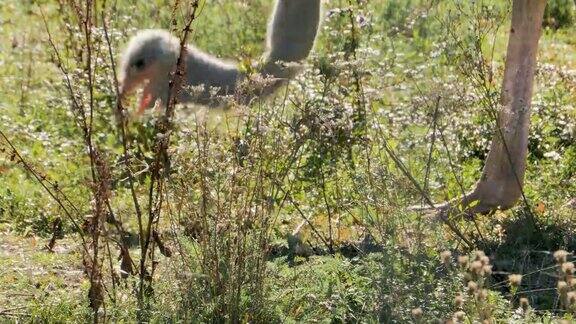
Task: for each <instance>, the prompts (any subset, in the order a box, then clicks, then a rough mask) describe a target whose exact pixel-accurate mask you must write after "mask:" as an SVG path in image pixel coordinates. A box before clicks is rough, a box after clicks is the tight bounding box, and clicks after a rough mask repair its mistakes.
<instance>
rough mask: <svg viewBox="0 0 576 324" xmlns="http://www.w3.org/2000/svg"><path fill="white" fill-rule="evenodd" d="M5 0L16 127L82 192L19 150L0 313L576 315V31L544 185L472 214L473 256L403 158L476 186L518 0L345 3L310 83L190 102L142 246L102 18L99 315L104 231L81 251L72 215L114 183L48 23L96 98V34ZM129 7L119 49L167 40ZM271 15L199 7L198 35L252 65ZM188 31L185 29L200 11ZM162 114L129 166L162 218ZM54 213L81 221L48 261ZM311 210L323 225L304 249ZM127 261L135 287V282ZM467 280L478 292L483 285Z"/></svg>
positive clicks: (33, 151)
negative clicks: (74, 98)
mask: <svg viewBox="0 0 576 324" xmlns="http://www.w3.org/2000/svg"><path fill="white" fill-rule="evenodd" d="M4 2H5V3H3V6H1V7H0V34H1V35H2V39H6V40H8V42H1V43H0V88H1V89H3V91H2V92H1V93H0V130H1V131H2V132H3V133H5V134H6V135H7V137H8V138H9V139H10V141H11V142H12V143H13V144H14V146H15V147H16V148H17V150H18V151H19V153H20V154H21V155H22V157H23V158H24V159H25V160H26V161H27V162H28V163H29V164H30V166H31V167H32V168H33V169H34V170H35V171H36V172H37V173H38V174H40V176H41V178H42V179H47V180H49V181H50V183H51V184H52V186H49V188H52V190H55V189H58V190H59V191H60V192H61V194H60V195H59V196H58V197H60V198H61V199H63V197H66V199H68V201H65V202H64V204H63V205H59V204H58V203H57V202H56V201H55V200H54V199H52V197H50V196H49V195H48V194H47V193H46V191H45V190H44V189H43V188H42V186H41V185H40V184H39V182H38V181H37V179H35V178H34V177H33V176H32V174H31V173H30V172H27V171H26V169H25V168H23V164H22V163H21V162H18V159H17V158H16V157H15V156H14V154H13V152H12V150H11V149H10V148H9V147H8V145H7V143H6V141H4V140H0V184H2V185H0V320H1V321H23V322H38V321H40V322H85V321H92V320H94V319H97V320H102V321H111V322H134V321H136V320H140V321H150V322H396V323H402V322H418V321H419V322H422V323H425V322H431V321H433V320H445V319H449V318H452V317H456V314H457V312H458V311H463V312H464V313H465V315H466V316H465V319H464V321H465V322H473V321H474V320H480V319H482V318H484V317H486V316H488V317H489V318H491V319H492V320H493V321H494V322H514V321H516V322H550V321H559V320H561V319H566V320H571V319H572V318H573V316H574V314H575V313H574V312H575V309H574V305H571V304H568V303H564V302H563V300H564V298H565V297H567V296H568V295H567V294H566V295H564V293H563V292H562V291H558V289H557V284H558V281H559V280H561V279H562V278H564V276H565V274H564V273H562V272H561V271H560V270H559V269H561V267H562V265H559V264H557V262H556V261H555V260H554V257H553V255H552V254H553V252H554V251H556V250H558V249H565V250H567V251H569V252H573V251H574V250H575V249H576V242H575V240H574V237H575V236H574V233H575V229H574V225H573V224H574V217H575V215H576V213H575V212H574V209H573V208H570V207H568V206H567V205H566V202H567V201H569V200H570V199H571V198H573V197H576V185H575V183H576V181H574V180H575V178H576V146H575V143H576V110H575V109H574V102H575V100H574V99H575V97H576V93H575V87H574V84H575V82H576V79H575V76H574V72H573V70H574V66H576V56H574V54H573V53H575V50H576V43H575V42H574V40H573V37H572V35H573V34H574V31H575V28H576V27H574V26H573V25H571V23H570V24H568V23H567V25H566V26H560V27H559V28H558V29H555V28H551V27H550V28H547V29H545V31H544V33H543V37H542V40H541V46H540V48H541V49H540V53H539V68H538V73H537V77H536V88H535V93H534V96H533V115H532V128H531V134H530V144H529V145H530V146H529V148H530V153H529V164H528V172H527V176H526V185H525V193H526V196H527V198H528V203H529V204H528V205H525V204H524V203H520V204H519V205H518V206H517V207H516V208H513V209H511V210H508V211H498V212H496V213H495V214H493V215H490V216H481V215H478V216H477V217H475V218H474V219H473V220H454V222H455V224H456V226H458V228H459V229H460V230H461V231H462V232H463V233H464V235H465V236H466V238H468V239H469V240H470V241H471V242H472V243H473V246H467V245H466V244H465V243H464V242H463V241H462V240H461V239H459V238H458V237H457V236H456V235H455V234H454V233H453V232H452V231H451V230H450V229H449V228H448V227H446V226H444V225H443V224H441V223H438V222H434V221H432V220H431V217H430V215H426V214H424V213H420V212H416V211H413V210H410V209H409V208H408V206H412V205H416V204H419V203H421V202H422V197H421V195H420V193H419V192H418V191H417V190H416V189H415V187H414V185H413V183H412V182H411V181H409V180H408V179H407V178H406V176H405V174H404V173H403V172H402V171H401V170H400V169H399V167H398V164H397V163H395V162H394V160H393V158H392V156H391V154H390V150H387V149H391V151H392V152H393V153H394V155H395V156H397V157H399V158H400V160H401V161H402V162H403V164H404V165H405V166H406V171H407V172H408V173H409V174H410V175H411V176H413V178H414V179H415V180H416V181H417V182H418V183H419V184H420V186H421V187H422V188H424V191H425V192H426V194H428V195H430V197H431V198H432V200H433V201H435V202H442V201H446V200H449V199H452V198H454V197H457V196H458V195H460V194H461V192H462V188H464V189H465V190H467V189H469V188H472V186H473V184H474V183H475V181H476V180H477V177H478V176H479V174H480V171H481V167H482V164H483V160H484V159H485V157H486V153H487V148H488V145H489V139H490V136H491V134H492V130H493V125H494V121H493V120H491V118H490V113H489V111H488V110H487V108H486V105H485V104H484V103H485V102H486V101H487V100H488V99H490V96H497V95H498V91H499V84H500V80H501V77H502V73H503V59H504V54H505V49H506V40H507V35H506V32H507V26H508V24H509V22H508V21H509V4H508V3H501V2H498V1H480V2H475V3H474V4H467V3H461V2H460V1H444V2H442V3H439V4H434V5H431V4H430V3H428V2H426V1H419V0H411V1H385V2H380V1H372V2H368V3H360V4H357V3H355V2H354V3H353V4H352V5H350V3H348V2H346V1H331V2H330V3H326V4H325V10H324V16H325V19H324V21H323V25H322V27H321V31H320V35H319V38H318V40H317V44H316V46H315V50H314V52H313V54H312V56H311V57H310V59H309V60H308V62H307V66H306V69H305V71H304V72H303V74H302V75H301V76H300V77H298V78H297V79H296V80H294V81H292V82H291V84H290V86H289V87H288V88H287V89H283V90H282V91H280V93H279V94H278V95H277V96H275V97H274V98H272V99H271V100H268V101H265V102H256V103H254V104H253V105H251V106H250V107H242V106H233V107H231V108H229V109H228V110H225V111H222V110H218V111H215V112H207V111H205V110H201V109H200V108H198V107H181V106H178V107H177V109H176V116H175V119H174V121H175V123H174V128H173V132H172V140H171V142H170V146H169V149H168V153H169V155H170V163H171V173H170V174H169V176H167V177H165V178H163V179H162V181H164V182H163V183H164V185H165V187H163V192H162V194H161V195H160V196H159V197H162V199H163V202H164V203H163V207H162V209H161V212H160V213H159V214H158V215H157V216H158V219H159V220H158V222H156V223H155V224H154V228H155V229H156V230H157V231H158V234H159V239H158V240H157V241H156V240H154V241H153V243H152V249H150V250H149V251H148V252H147V253H144V254H142V253H141V251H142V249H141V247H140V239H141V238H142V237H144V235H145V234H146V233H143V232H140V231H139V226H138V220H137V212H136V209H135V206H134V202H133V199H132V194H131V190H130V184H129V181H128V180H127V176H128V173H127V169H126V167H125V161H124V155H123V146H122V141H121V139H120V137H119V135H118V131H117V129H116V128H115V123H114V107H115V92H114V91H113V82H112V71H111V66H110V64H109V62H110V59H109V57H108V52H107V46H106V42H105V40H104V36H103V34H104V30H103V27H102V22H101V20H100V14H98V16H97V19H96V22H97V24H96V25H95V27H94V42H93V46H94V57H95V59H97V60H98V61H97V64H95V65H94V67H95V70H94V73H95V77H94V79H95V86H94V89H93V90H94V91H95V103H96V104H95V106H94V116H95V118H94V131H93V134H92V137H93V139H94V143H95V145H96V146H97V147H98V149H99V151H100V152H101V154H102V155H101V158H102V161H104V162H103V164H104V165H105V166H106V167H107V170H109V176H108V178H105V181H104V182H105V183H106V184H107V185H109V192H110V196H109V200H108V201H109V203H110V209H109V210H108V209H106V213H104V214H103V215H105V216H106V217H103V218H102V220H103V221H102V223H101V225H100V227H99V232H98V233H99V234H101V237H100V238H99V239H98V243H97V244H96V246H97V249H96V250H97V251H99V257H98V258H97V260H98V262H96V263H94V264H97V265H98V267H97V268H98V269H99V271H100V273H99V274H100V275H101V277H102V283H103V289H104V291H103V293H102V296H104V297H103V302H104V304H103V306H102V307H101V308H100V310H99V311H98V312H97V313H96V315H94V313H93V310H92V309H91V308H90V298H89V296H88V294H89V291H90V289H91V287H92V286H93V281H94V280H91V275H90V273H94V272H93V271H94V270H93V269H94V268H91V267H90V266H87V265H90V264H91V263H90V262H87V261H86V260H87V259H86V256H87V255H88V256H93V253H94V252H93V251H94V250H90V251H89V252H86V251H85V250H84V248H85V247H86V246H91V245H90V244H91V242H94V240H95V239H94V237H93V236H92V237H90V236H88V237H87V240H88V243H87V245H85V244H83V243H82V242H81V239H80V236H79V232H80V231H79V230H78V228H77V227H76V226H75V225H74V223H77V224H80V225H82V224H83V223H85V221H86V220H87V219H91V216H93V215H95V212H94V211H95V207H94V206H95V205H96V204H97V202H96V201H97V199H95V196H94V192H93V191H92V188H93V184H94V183H98V182H97V181H94V180H93V179H92V177H91V171H90V165H91V160H90V157H89V156H88V155H87V154H86V151H87V150H86V145H85V143H84V141H83V137H82V136H83V133H82V128H81V127H78V126H77V116H75V115H74V112H73V111H72V110H71V108H70V107H71V105H72V103H71V100H70V96H69V91H68V89H66V87H65V83H64V81H63V75H62V73H61V71H59V70H58V67H57V65H56V62H57V60H56V58H55V55H54V51H53V49H52V48H51V47H50V45H49V43H48V42H47V41H46V40H47V31H46V26H45V25H44V23H43V21H42V14H43V15H44V16H45V17H46V19H47V26H48V28H49V29H50V31H51V34H52V38H53V39H54V41H55V44H56V46H57V48H58V50H59V51H60V53H61V54H62V56H63V58H64V59H63V62H64V63H65V67H66V69H67V70H68V71H69V73H70V76H71V77H72V80H73V90H74V91H75V92H76V93H77V94H78V96H79V97H81V98H83V100H86V98H87V94H88V92H87V89H88V88H87V82H86V79H87V77H86V75H85V74H84V73H85V64H86V62H87V58H86V51H83V45H82V40H83V38H82V37H83V35H82V33H81V28H80V27H78V24H77V23H78V20H77V17H76V16H75V14H74V11H73V10H71V9H70V7H69V6H67V5H66V4H65V3H64V2H62V4H61V3H60V2H59V1H41V2H39V3H33V2H26V1H24V2H22V1H16V0H5V1H4ZM561 2H562V1H559V2H557V3H556V2H555V5H557V4H561ZM111 5H112V3H109V4H107V6H111ZM116 5H117V7H116V8H115V9H114V10H112V9H111V8H110V7H102V6H103V3H102V2H98V6H97V8H98V10H97V12H102V11H103V12H104V13H105V16H106V19H107V20H106V21H107V24H108V28H109V33H110V38H111V45H112V49H113V53H114V54H115V55H116V56H118V55H119V53H120V50H121V49H122V46H123V44H125V42H126V41H127V40H128V37H129V36H130V35H131V34H133V33H134V31H136V30H138V29H141V28H169V27H170V19H171V10H170V8H171V3H170V2H168V1H161V0H158V1H151V2H149V3H139V4H138V5H137V6H136V7H135V8H134V6H133V4H132V3H131V2H128V1H117V2H116ZM272 5H273V3H272V1H264V0H255V1H231V0H212V1H206V2H205V3H204V2H201V10H200V14H199V16H198V18H197V20H196V21H194V23H193V25H192V26H193V32H192V34H191V35H190V38H191V39H192V41H193V42H194V43H195V44H196V45H197V46H198V47H199V48H202V49H205V50H206V51H208V52H210V53H213V54H215V55H218V56H220V57H226V58H232V59H235V60H237V61H240V62H242V64H244V65H245V66H249V65H250V64H252V63H253V62H257V61H258V59H259V56H260V55H261V53H262V52H263V51H264V46H263V45H264V37H265V26H266V19H267V18H266V17H267V16H268V14H269V12H270V11H271V8H272ZM564 5H565V6H572V3H571V1H568V2H566V3H565V4H564ZM348 8H350V9H351V11H350V10H348ZM555 10H558V9H555ZM558 12H562V14H563V15H564V14H565V11H562V10H560V11H558ZM550 15H552V13H550ZM176 18H177V22H178V26H181V25H182V23H183V21H184V19H185V11H184V10H181V11H177V14H176ZM566 19H567V18H566V17H565V16H562V20H561V21H568V20H566ZM548 21H550V20H548ZM558 21H560V20H558ZM351 22H353V24H354V25H351ZM480 36H484V37H483V38H481V39H482V41H481V42H480V44H479V46H478V44H476V43H475V40H476V39H478V37H480ZM479 58H482V59H483V60H484V61H485V64H486V65H485V66H486V67H489V68H490V69H491V71H492V73H493V80H492V81H491V82H490V83H489V85H488V87H487V89H488V91H485V90H486V89H481V88H480V87H478V83H477V82H476V80H475V79H474V78H476V77H477V76H478V74H477V71H475V70H474V69H471V68H470V66H472V65H473V63H474V62H475V61H474V60H478V59H479ZM134 105H135V103H134V102H130V103H129V104H128V105H127V109H128V110H132V108H133V106H134ZM157 119H158V118H157V116H156V115H155V114H153V113H151V114H148V115H146V116H145V117H143V118H142V119H136V120H130V121H129V122H128V123H127V124H126V126H127V127H126V129H127V130H128V133H129V137H128V142H129V144H130V149H129V152H128V153H129V156H130V163H131V166H132V168H133V169H134V170H136V171H142V170H144V171H143V172H140V173H138V176H136V177H135V184H134V188H135V195H136V197H137V199H139V201H140V203H141V206H143V207H142V208H143V209H144V211H145V214H144V215H148V214H147V213H148V211H149V210H148V192H149V188H150V187H149V186H150V183H151V176H150V172H148V171H146V166H147V165H148V166H149V165H151V163H152V161H153V160H154V158H155V157H156V156H157V151H155V147H154V143H155V133H154V125H155V123H156V122H157ZM56 183H57V185H55V184H56ZM96 197H100V198H101V196H96ZM72 206H73V207H72ZM67 211H72V212H71V214H70V216H69V215H67V213H66V212H67ZM110 211H112V213H110ZM111 214H113V215H114V217H115V221H113V220H111V218H110V215H111ZM530 215H533V216H534V217H535V220H536V224H532V223H531V217H530ZM56 219H61V220H62V221H63V234H64V238H63V239H58V240H57V243H56V245H55V248H54V252H48V251H47V250H46V249H45V248H44V246H45V245H46V244H47V242H48V241H49V240H50V238H51V236H52V232H53V224H54V221H55V220H56ZM303 219H307V220H308V221H309V223H310V224H311V225H312V226H310V225H307V226H305V227H304V230H303V231H302V233H300V235H299V236H297V237H294V236H293V235H292V231H293V229H294V228H295V227H296V226H297V225H298V224H300V223H301V222H302V221H303ZM73 221H74V222H73ZM122 249H125V251H122ZM477 249H479V250H483V251H484V252H485V253H486V255H487V256H488V257H489V265H491V266H492V268H491V270H490V273H488V272H484V273H483V274H482V275H479V274H477V273H473V268H466V267H464V268H461V267H460V266H459V265H458V261H457V256H458V255H460V256H470V257H471V258H470V261H469V262H470V263H472V262H473V261H474V260H476V259H475V258H476V255H477V253H475V252H473V251H474V250H477ZM167 250H169V252H167ZM445 250H448V251H451V255H452V257H451V259H450V260H448V262H444V261H445V260H442V259H441V252H442V251H445ZM127 255H130V258H131V260H132V262H130V259H128V258H127V257H126V256H127ZM143 255H145V256H146V258H147V260H148V261H146V262H145V264H144V268H145V269H146V271H148V273H147V274H149V275H150V277H149V278H150V279H146V286H145V287H146V289H144V290H142V289H141V287H142V286H140V277H139V275H138V274H137V273H136V272H137V271H138V270H139V269H140V268H139V262H140V260H141V259H142V256H143ZM167 255H170V256H167ZM572 257H573V255H572V254H570V255H569V257H568V260H567V261H569V260H571V259H572ZM151 260H153V262H152V261H151ZM92 262H93V261H92ZM127 264H132V265H133V269H132V270H134V274H131V275H130V274H127V272H130V271H129V269H128V268H129V267H128V265H127ZM509 274H523V275H524V276H523V278H522V281H521V284H520V286H519V287H512V286H510V284H509V283H508V275H509ZM124 277H125V278H124ZM142 277H146V276H144V275H143V276H142ZM146 278H147V277H146ZM470 281H473V282H475V283H477V285H479V286H480V288H479V290H477V291H475V292H472V293H469V292H468V288H467V287H468V285H469V282H470ZM148 284H149V285H148ZM483 289H486V291H485V293H484V291H483ZM571 289H572V288H570V292H571ZM139 292H142V295H141V297H139ZM458 296H461V297H462V298H463V301H462V303H461V304H459V302H458V301H457V300H458V298H459V297H458ZM520 298H527V299H528V300H529V303H530V308H529V309H528V310H525V311H522V310H521V307H520ZM417 309H421V310H422V314H421V315H420V314H419V311H418V310H417ZM487 314H489V315H487ZM483 316H484V317H483Z"/></svg>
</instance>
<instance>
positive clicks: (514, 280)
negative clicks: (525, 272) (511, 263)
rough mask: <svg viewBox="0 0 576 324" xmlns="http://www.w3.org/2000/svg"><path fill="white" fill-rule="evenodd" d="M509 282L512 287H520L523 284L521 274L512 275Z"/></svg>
mask: <svg viewBox="0 0 576 324" xmlns="http://www.w3.org/2000/svg"><path fill="white" fill-rule="evenodd" d="M508 281H509V282H510V286H512V287H518V286H520V283H521V282H522V275H521V274H511V275H509V276H508Z"/></svg>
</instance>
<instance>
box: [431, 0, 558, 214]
mask: <svg viewBox="0 0 576 324" xmlns="http://www.w3.org/2000/svg"><path fill="white" fill-rule="evenodd" d="M545 6H546V0H514V2H513V5H512V26H511V28H510V34H509V40H508V50H507V53H506V65H505V68H504V80H503V84H502V93H501V98H500V100H501V105H502V106H501V107H502V108H501V110H500V112H499V114H498V120H497V121H498V122H497V126H496V130H495V134H494V136H493V138H492V144H491V146H490V152H489V153H488V157H487V159H486V164H485V165H484V170H483V171H482V176H481V178H480V180H479V181H478V182H477V183H476V188H475V189H474V190H473V191H472V192H470V193H468V194H466V195H465V196H464V197H462V198H461V200H460V204H461V207H462V208H463V209H464V210H465V211H466V212H467V213H469V214H473V213H487V212H489V211H492V210H495V209H497V208H501V209H508V208H510V207H512V206H513V205H514V204H515V203H516V202H517V200H518V199H519V198H520V197H521V195H522V186H523V184H524V174H525V171H526V157H527V155H528V131H529V126H530V108H531V107H530V106H531V101H532V88H533V81H534V70H535V68H536V55H537V52H538V40H539V39H540V34H541V29H542V19H543V16H544V8H545ZM453 207H454V206H453V204H451V203H447V204H445V205H443V206H441V207H440V215H441V216H446V213H448V212H450V211H451V210H452V208H453Z"/></svg>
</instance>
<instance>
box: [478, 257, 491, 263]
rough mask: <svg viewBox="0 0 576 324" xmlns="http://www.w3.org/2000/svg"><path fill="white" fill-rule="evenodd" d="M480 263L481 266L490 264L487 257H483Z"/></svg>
mask: <svg viewBox="0 0 576 324" xmlns="http://www.w3.org/2000/svg"><path fill="white" fill-rule="evenodd" d="M480 262H482V265H488V264H490V258H489V257H487V256H483V257H481V258H480Z"/></svg>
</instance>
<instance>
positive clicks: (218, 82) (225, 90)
mask: <svg viewBox="0 0 576 324" xmlns="http://www.w3.org/2000/svg"><path fill="white" fill-rule="evenodd" d="M320 7H321V5H320V0H278V1H277V2H276V6H275V9H274V13H273V14H272V19H271V21H270V24H269V26H268V35H267V51H266V54H265V55H264V59H263V63H262V64H261V65H260V67H259V68H258V69H257V71H258V72H259V76H260V77H261V78H260V79H261V80H262V82H259V83H258V84H259V85H258V86H255V87H242V86H241V85H242V84H243V81H245V80H246V79H247V75H246V73H244V72H242V71H240V69H239V67H238V65H237V64H235V63H232V62H227V61H224V60H221V59H218V58H216V57H214V56H211V55H209V54H207V53H204V52H202V51H201V50H199V49H197V48H196V47H194V46H192V45H186V48H185V58H184V60H185V66H186V68H185V71H184V73H185V77H184V78H185V79H184V80H185V82H184V84H183V85H182V89H178V90H179V91H178V95H177V100H178V102H180V103H196V104H201V105H205V106H209V107H218V106H222V105H223V104H224V103H225V102H226V99H227V98H228V97H230V96H234V97H236V98H237V99H239V101H240V102H242V103H249V102H250V100H252V99H254V98H256V97H264V96H267V95H269V94H272V93H273V92H274V91H275V90H276V89H278V88H279V87H280V86H282V85H283V84H285V83H286V82H287V81H288V80H289V79H291V78H293V77H294V76H295V75H296V74H297V73H298V71H299V70H300V68H299V64H298V63H299V62H301V61H302V60H304V59H305V58H306V57H307V56H308V54H309V53H310V51H311V49H312V46H313V45H314V40H315V38H316V33H317V30H318V24H319V19H320ZM179 52H180V44H179V40H178V38H176V37H174V36H173V35H171V34H170V33H169V32H167V31H165V30H158V29H149V30H142V31H140V32H139V33H138V34H137V35H135V36H134V37H133V38H132V39H131V40H130V41H129V43H128V45H127V47H126V49H125V51H124V53H123V55H122V59H121V63H120V71H119V80H120V89H119V90H120V96H121V97H122V98H124V97H126V96H127V95H129V94H130V93H131V92H133V91H134V90H135V89H136V88H139V87H141V86H143V85H144V90H143V94H142V97H141V99H140V104H139V108H138V114H142V113H143V112H144V111H145V110H146V109H148V108H152V107H154V105H155V103H156V101H157V100H159V101H161V102H163V103H164V104H166V100H167V98H168V95H169V86H168V85H169V82H170V79H171V73H172V72H174V70H175V68H176V61H177V59H178V56H179Z"/></svg>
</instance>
